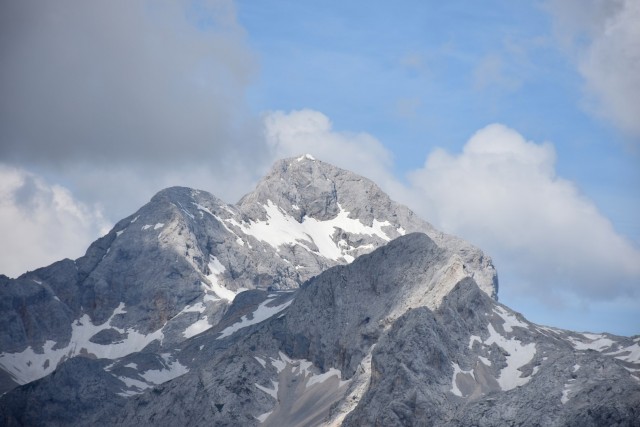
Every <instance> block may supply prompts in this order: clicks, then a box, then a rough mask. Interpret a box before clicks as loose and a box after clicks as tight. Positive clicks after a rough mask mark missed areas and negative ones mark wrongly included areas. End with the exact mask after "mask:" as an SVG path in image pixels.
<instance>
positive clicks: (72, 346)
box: [0, 303, 164, 384]
mask: <svg viewBox="0 0 640 427" xmlns="http://www.w3.org/2000/svg"><path fill="white" fill-rule="evenodd" d="M125 312H126V310H125V308H124V303H120V305H119V306H118V307H117V308H116V309H115V310H114V311H113V314H112V315H111V317H109V319H107V321H106V322H104V323H103V324H101V325H94V324H93V323H92V322H91V319H90V318H89V315H87V314H85V315H83V316H82V317H81V318H80V319H77V320H76V321H74V322H73V324H72V325H71V340H70V342H69V344H68V345H67V346H65V347H63V348H55V347H56V345H57V343H56V342H55V341H51V340H48V341H47V342H45V344H44V348H43V350H44V351H43V353H36V352H35V350H34V349H33V348H32V347H27V348H26V349H25V350H24V351H21V352H19V353H2V354H0V366H2V368H3V369H4V370H6V371H7V372H9V374H10V375H11V376H12V377H13V379H14V380H15V381H16V382H18V383H19V384H26V383H28V382H31V381H35V380H37V379H39V378H42V377H44V376H46V375H49V374H50V373H51V372H53V371H54V370H55V369H56V367H57V366H58V363H60V362H61V361H62V360H65V359H68V358H71V357H73V356H76V355H78V354H83V353H84V354H93V355H95V356H96V357H97V358H105V359H117V358H120V357H124V356H126V355H128V354H131V353H134V352H137V351H140V350H142V349H143V348H144V347H146V346H147V344H149V343H150V342H152V341H154V340H162V339H163V338H164V335H163V333H162V329H159V330H157V331H155V332H153V333H151V334H148V335H144V334H141V333H140V332H138V331H136V330H134V329H131V328H127V329H121V328H116V327H114V326H112V325H111V321H112V320H113V318H114V317H115V316H117V315H119V314H122V313H125ZM105 329H115V330H116V331H118V332H119V333H121V334H126V338H124V339H123V340H122V341H119V342H117V343H113V344H107V345H101V344H96V343H92V342H90V341H89V339H90V338H91V337H93V336H94V335H95V334H97V333H98V332H100V331H102V330H105Z"/></svg>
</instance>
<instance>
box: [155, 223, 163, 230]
mask: <svg viewBox="0 0 640 427" xmlns="http://www.w3.org/2000/svg"><path fill="white" fill-rule="evenodd" d="M162 227H164V224H163V223H161V222H159V223H157V224H156V225H154V226H153V229H154V230H157V229H158V228H162Z"/></svg>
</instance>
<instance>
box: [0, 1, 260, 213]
mask: <svg viewBox="0 0 640 427" xmlns="http://www.w3.org/2000/svg"><path fill="white" fill-rule="evenodd" d="M0 52H1V57H2V64H3V66H2V68H1V69H0V93H2V97H0V161H3V162H5V163H7V162H11V163H13V164H23V165H24V164H29V165H31V166H32V169H33V167H35V168H36V169H37V170H40V171H43V170H44V171H47V172H48V173H49V174H52V175H53V176H56V177H57V178H59V179H60V180H63V181H70V187H71V188H72V189H74V191H75V190H77V191H79V193H78V194H79V196H80V197H81V198H84V197H88V198H90V199H91V198H92V195H93V194H96V193H99V192H101V191H102V190H105V191H109V186H110V185H113V184H117V181H118V179H117V176H116V175H130V176H132V177H133V178H132V179H134V180H135V181H137V182H134V183H126V182H122V184H123V185H129V186H131V187H138V188H143V187H144V188H148V189H152V190H151V191H152V192H153V191H157V190H159V189H160V188H161V187H160V186H159V184H161V183H164V181H166V180H165V179H163V177H164V176H168V175H173V176H179V177H181V179H180V181H181V182H177V183H183V184H190V185H194V186H197V185H198V184H200V185H199V186H201V187H202V186H204V187H206V186H207V185H210V184H212V183H215V182H218V181H219V180H220V179H221V178H223V177H225V176H227V175H228V174H229V173H231V172H232V171H234V170H235V169H237V167H238V165H239V164H241V165H243V167H245V168H246V169H247V170H249V171H251V170H253V169H255V166H256V164H259V163H260V159H261V152H262V151H261V150H264V144H263V143H261V141H260V137H259V119H258V117H256V116H255V115H252V114H251V113H250V112H249V111H248V107H247V105H246V102H245V97H244V94H245V91H246V89H247V87H248V85H249V84H250V83H251V79H252V77H253V75H254V73H255V70H256V61H255V60H254V57H253V55H252V53H251V51H250V49H249V48H248V47H247V45H246V42H245V36H244V33H243V30H242V28H241V27H240V26H239V25H238V24H237V22H236V18H235V11H234V6H233V2H232V1H230V0H212V1H198V2H190V1H181V2H173V1H168V0H167V1H144V0H137V1H129V0H126V1H125V0H116V1H107V2H103V1H81V0H61V1H56V2H40V1H34V0H26V1H19V2H2V3H1V6H0ZM221 153H224V154H221ZM245 153H251V156H245ZM193 170H198V171H200V172H199V173H198V174H195V175H198V176H197V177H196V176H195V175H194V174H193V173H192V171H193ZM203 171H205V172H203ZM87 172H89V173H90V174H92V175H93V178H88V177H87V175H86V173H87ZM87 182H93V185H94V186H93V187H92V188H86V187H87V185H86V183H87ZM177 183H176V184H177ZM148 196H149V195H148V194H145V198H146V197H148ZM93 200H94V201H95V198H94V199H93ZM142 201H144V199H143V200H139V196H138V198H136V200H135V202H133V201H132V202H131V203H130V204H129V206H130V207H133V206H135V204H137V203H141V202H142ZM110 216H111V217H112V219H116V218H113V215H110Z"/></svg>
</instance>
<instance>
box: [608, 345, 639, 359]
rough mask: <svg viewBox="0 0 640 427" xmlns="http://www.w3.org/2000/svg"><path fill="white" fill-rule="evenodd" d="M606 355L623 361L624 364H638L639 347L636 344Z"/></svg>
mask: <svg viewBox="0 0 640 427" xmlns="http://www.w3.org/2000/svg"><path fill="white" fill-rule="evenodd" d="M606 354H607V355H610V356H614V357H615V358H616V359H620V360H624V361H625V362H631V363H640V345H638V344H637V343H634V344H632V345H630V346H628V347H623V348H621V349H619V350H617V351H615V352H613V353H606Z"/></svg>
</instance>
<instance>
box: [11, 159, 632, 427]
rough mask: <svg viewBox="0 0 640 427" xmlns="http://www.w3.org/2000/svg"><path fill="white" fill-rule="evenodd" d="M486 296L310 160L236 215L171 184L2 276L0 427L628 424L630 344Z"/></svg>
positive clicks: (488, 290) (361, 189) (451, 262)
mask: <svg viewBox="0 0 640 427" xmlns="http://www.w3.org/2000/svg"><path fill="white" fill-rule="evenodd" d="M497 290H498V289H497V273H496V271H495V268H494V267H493V264H492V262H491V258H490V257H488V256H487V255H485V254H484V253H483V252H482V251H481V250H479V249H478V248H475V247H474V246H472V245H470V244H468V243H466V242H464V241H463V240H461V239H459V238H457V237H454V236H448V235H446V234H444V233H441V232H438V231H437V230H435V229H434V228H433V227H432V226H431V225H430V224H428V223H427V222H425V221H422V220H420V219H419V218H417V216H415V214H413V213H412V212H411V211H410V210H409V209H408V208H406V207H404V206H402V205H398V204H396V203H394V202H393V201H391V199H390V198H389V197H388V196H387V195H386V194H384V193H383V192H382V190H380V188H379V187H377V186H376V185H375V184H374V183H373V182H372V181H369V180H367V179H366V178H363V177H360V176H358V175H356V174H353V173H351V172H349V171H345V170H342V169H339V168H336V167H334V166H331V165H329V164H327V163H324V162H321V161H318V160H315V159H313V158H310V157H307V156H301V157H297V158H290V159H283V160H281V161H279V162H277V163H276V164H275V165H274V167H273V168H272V170H271V172H270V173H269V174H267V176H265V178H264V179H263V180H261V181H260V182H259V183H258V185H257V186H256V189H255V190H254V191H253V192H251V193H249V194H247V195H246V196H244V197H243V198H242V199H241V200H240V201H239V202H238V203H237V204H235V205H229V204H226V203H224V202H223V201H221V200H220V199H218V198H216V197H215V196H213V195H211V194H209V193H207V192H204V191H201V190H193V189H190V188H186V187H170V188H167V189H164V190H161V191H160V192H158V193H157V194H156V195H154V197H152V199H151V200H150V202H149V203H148V204H146V205H145V206H143V207H142V208H140V209H139V210H138V211H137V212H135V213H134V214H132V215H130V216H128V217H127V218H124V219H122V220H121V221H119V222H118V223H117V224H116V225H115V226H114V227H113V229H112V230H111V231H110V232H109V233H107V235H105V236H103V237H102V238H100V239H98V240H96V242H94V243H93V244H92V245H91V246H90V247H89V249H88V250H87V254H86V255H85V256H84V257H81V258H79V259H78V260H75V261H72V260H63V261H60V262H58V263H54V264H52V265H51V266H49V267H44V268H42V269H38V270H35V271H34V272H28V273H25V274H23V275H21V276H20V277H19V278H17V279H15V280H11V279H8V278H0V297H2V298H0V304H3V306H2V308H3V310H2V311H1V312H0V313H2V314H0V325H2V326H3V329H2V330H5V331H8V333H5V334H3V335H2V337H1V339H0V367H2V370H1V371H0V372H3V373H4V379H2V375H0V381H1V383H2V387H3V388H2V389H1V390H0V392H3V393H5V394H4V396H2V397H0V403H2V405H0V407H2V408H3V409H0V416H1V418H0V419H3V420H5V421H6V422H5V424H7V425H21V424H31V425H40V424H42V423H43V420H58V421H55V422H51V423H50V424H51V425H57V424H76V425H83V424H87V425H88V424H92V423H101V424H103V425H111V424H114V425H115V424H122V423H124V424H125V425H132V424H143V425H147V424H152V423H153V420H158V419H161V420H163V422H165V423H169V422H174V423H185V422H188V423H189V424H193V425H200V424H210V423H211V422H215V423H218V424H220V425H233V424H237V423H238V422H239V421H242V424H247V425H251V424H257V423H262V424H264V425H283V423H284V424H287V425H296V424H297V423H298V424H299V423H311V424H312V425H320V424H322V425H339V424H340V423H343V424H344V425H362V424H363V423H364V424H371V425H375V424H376V423H377V424H381V425H401V424H402V425H406V424H407V423H409V424H415V425H420V424H422V423H425V422H427V420H431V422H434V423H441V424H451V425H464V424H465V423H466V424H468V423H472V422H476V421H477V420H482V419H485V421H486V422H485V423H484V425H497V424H499V421H500V420H508V421H509V422H513V423H518V422H520V421H522V422H524V425H533V424H527V423H526V420H531V419H534V418H535V416H536V412H535V411H536V410H537V411H540V408H530V407H529V405H528V402H532V401H535V402H538V404H539V405H542V406H543V407H549V408H550V409H549V411H548V414H545V415H544V416H545V417H547V418H545V419H547V420H549V425H554V423H555V425H571V422H574V420H583V421H585V420H586V421H585V423H586V424H584V425H589V423H590V422H591V423H592V424H593V423H597V421H598V420H600V421H601V420H605V419H610V420H616V422H618V421H620V422H621V423H622V425H636V424H634V423H633V422H634V419H635V418H637V415H638V414H637V410H635V409H634V405H636V404H637V403H639V402H640V397H639V396H640V387H639V386H638V384H639V381H640V380H639V378H640V337H637V338H634V337H630V338H626V337H616V336H613V335H609V334H579V333H575V332H571V331H563V330H559V329H554V328H548V327H542V326H539V325H535V324H533V323H531V322H528V321H527V320H526V319H524V318H523V317H522V316H521V315H519V314H517V313H515V312H513V311H511V310H510V309H508V307H506V306H503V305H501V304H499V303H498V302H497ZM42 313H47V314H48V317H44V318H43V316H42ZM56 319H57V320H56ZM432 346H435V347H434V348H435V350H433V351H435V352H432V351H431V350H429V349H430V348H431V347H432ZM400 348H405V349H406V351H402V352H400V353H398V351H397V349H400ZM593 350H595V351H593ZM78 356H80V358H79V357H78ZM78 359H83V360H78ZM577 365H578V368H576V369H575V370H574V368H575V366H577ZM581 367H582V368H581ZM586 367H589V368H588V369H587V368H586ZM56 368H58V369H56ZM601 368H602V369H601ZM581 369H582V371H581ZM585 371H588V373H587V374H583V372H585ZM592 372H596V373H597V375H595V377H597V378H598V380H597V381H596V380H593V378H592V377H594V376H593V375H592V374H589V373H592ZM38 378H40V379H38ZM393 378H402V379H403V380H402V381H404V382H403V384H404V386H403V387H402V388H401V389H398V386H397V384H396V385H394V384H395V383H394V380H392V379H393ZM96 382H97V383H96ZM69 383H72V384H76V386H75V387H76V388H78V389H82V390H87V395H86V396H81V395H77V394H75V393H73V392H72V391H73V388H71V389H68V388H67V389H65V390H67V391H65V392H63V393H59V394H57V395H56V394H55V390H56V389H57V387H58V386H60V385H62V384H69ZM20 384H24V385H22V386H20ZM613 384H616V386H615V387H613V388H609V389H607V387H609V386H611V385H613ZM533 385H535V387H534V386H533ZM11 390H12V391H11ZM394 390H395V391H394ZM583 390H591V391H589V393H587V395H586V396H582V391H583ZM612 390H613V391H612ZM97 396H101V399H97V398H96V397H97ZM385 396H391V398H390V399H387V398H385ZM513 396H515V397H513ZM39 402H40V403H39ZM45 402H57V403H56V404H51V403H49V404H44V403H45ZM98 402H100V403H99V404H98ZM171 402H173V403H171ZM411 402H413V403H411ZM492 402H493V403H492ZM603 402H604V403H606V404H607V405H609V406H606V407H603V404H604V403H603ZM616 402H618V403H619V404H618V403H616ZM487 405H488V406H487ZM598 405H600V406H598ZM616 405H617V406H616ZM636 406H637V405H636ZM69 408H74V410H76V412H77V413H76V414H69V413H68V410H69ZM464 408H471V409H470V410H469V414H466V413H465V412H464V410H463V409H464ZM491 408H494V409H491ZM495 408H499V410H498V409H495ZM510 408H511V409H510ZM580 408H589V409H591V410H592V412H593V416H591V418H589V417H587V418H584V417H583V418H580V416H579V415H580ZM598 408H600V409H598ZM611 408H617V409H616V411H618V412H616V411H614V410H613V409H611ZM610 409H611V410H610ZM465 410H466V409H465ZM65 411H66V412H65ZM539 415H540V414H539ZM483 417H484V418H483ZM532 417H533V418H532ZM598 417H605V418H598ZM606 417H609V418H606ZM523 420H524V421H523ZM625 423H626V424H625ZM481 425H482V424H481ZM576 425H577V424H576ZM594 425H595V424H594Z"/></svg>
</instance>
